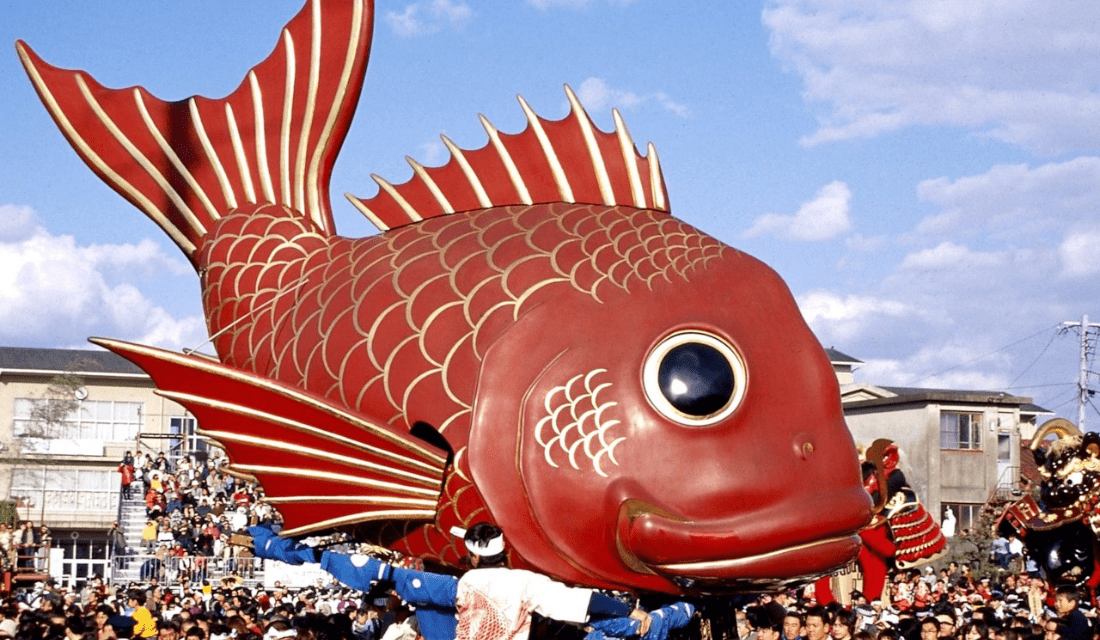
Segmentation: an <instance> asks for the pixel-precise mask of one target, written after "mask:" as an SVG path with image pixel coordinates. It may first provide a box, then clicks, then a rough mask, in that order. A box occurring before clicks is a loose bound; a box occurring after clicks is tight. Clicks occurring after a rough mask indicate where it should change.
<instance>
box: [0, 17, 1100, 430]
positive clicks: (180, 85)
mask: <svg viewBox="0 0 1100 640" xmlns="http://www.w3.org/2000/svg"><path fill="white" fill-rule="evenodd" d="M300 6H301V0H264V1H263V2H260V1H247V2H246V1H244V0H241V1H239V2H232V3H226V2H215V1H213V0H192V1H191V2H185V3H150V2H133V1H108V0H102V1H99V2H81V3H65V9H66V10H65V12H64V13H59V12H58V11H57V9H56V7H57V5H56V4H55V3H38V2H12V3H5V4H3V5H2V6H0V36H3V37H2V38H0V39H6V40H7V41H8V42H9V43H11V42H13V41H14V40H15V39H16V38H22V39H25V40H26V41H28V42H29V43H30V44H31V46H32V47H34V48H35V49H36V51H38V53H39V54H40V55H42V56H43V57H44V58H45V59H46V60H47V61H49V62H51V63H52V64H55V65H58V66H63V67H71V68H82V69H85V70H87V71H89V72H90V73H92V75H94V76H95V77H96V78H97V79H98V80H99V81H101V82H102V83H104V84H106V85H107V86H113V87H124V86H130V85H134V84H142V85H144V86H146V87H147V88H149V89H150V90H151V91H152V92H153V93H154V94H156V95H158V96H160V97H162V98H165V99H179V98H184V97H187V96H189V95H192V94H201V95H206V96H211V97H217V96H222V95H225V94H226V93H228V92H230V91H231V90H232V89H234V88H235V87H236V86H237V84H238V83H239V82H240V80H241V78H242V77H243V76H244V73H245V72H246V71H247V70H248V68H250V67H251V66H252V65H253V64H255V63H256V62H258V61H259V60H261V59H262V58H264V57H265V56H266V55H267V54H268V53H269V52H270V51H271V49H272V48H273V47H274V45H275V41H276V38H277V34H278V33H279V30H280V29H281V27H282V26H283V24H284V23H285V22H286V21H287V20H288V19H289V18H290V17H291V16H292V15H294V14H295V13H296V12H297V11H298V9H299V8H300ZM376 12H377V16H376V22H375V37H374V46H373V52H372V57H371V62H370V65H369V67H368V71H367V79H366V83H365V85H364V92H363V96H362V98H361V100H360V104H359V110H358V112H357V115H356V119H355V122H354V124H353V126H352V129H351V132H350V134H349V136H348V139H347V141H346V143H345V145H344V150H343V152H342V153H341V156H340V159H339V160H338V162H337V165H336V169H335V172H334V176H333V193H334V194H340V193H343V192H345V191H349V192H352V193H354V194H356V195H360V196H369V195H371V194H373V193H374V191H375V189H376V187H375V186H374V183H373V182H372V181H371V180H370V177H369V175H370V174H371V173H377V174H379V175H380V176H382V177H384V178H386V179H388V180H389V181H390V182H403V181H404V180H405V179H406V178H407V177H408V176H409V175H410V169H409V168H408V165H406V164H405V162H404V159H403V158H404V156H405V155H409V156H412V157H413V158H415V159H417V160H419V161H421V162H422V163H423V164H425V165H435V164H441V163H442V162H443V161H445V159H446V154H445V151H444V148H443V145H442V143H441V142H440V141H439V137H438V136H439V134H440V133H444V134H446V135H447V136H448V137H450V138H451V139H453V140H454V141H455V142H456V143H458V145H459V146H461V147H464V148H477V147H480V146H482V145H483V144H484V143H485V141H486V137H485V133H484V132H483V130H482V129H481V126H480V124H479V123H478V120H477V114H478V113H483V114H484V115H485V116H486V117H488V118H489V120H490V121H492V122H493V123H494V124H495V125H496V127H497V128H498V129H500V130H501V131H505V132H516V131H519V130H520V129H522V128H523V126H524V119H523V115H522V112H521V110H520V108H519V106H518V104H517V103H516V100H515V96H516V94H521V95H523V96H524V98H526V99H527V101H528V102H529V103H530V104H531V105H532V107H533V108H534V109H535V110H536V111H537V112H538V113H540V114H541V115H543V116H544V117H549V118H554V119H557V118H560V117H563V116H564V115H565V114H566V112H567V106H566V99H565V95H564V93H563V91H562V85H563V84H569V85H570V86H571V87H572V88H573V89H574V90H575V91H577V93H578V94H579V96H580V98H581V101H582V103H583V104H585V106H586V107H587V109H588V111H589V114H590V115H591V116H592V117H593V119H594V120H595V121H596V123H597V124H598V125H599V126H601V127H602V128H604V129H610V128H611V108H612V107H618V108H619V109H620V111H621V112H622V113H623V116H624V118H625V120H626V123H627V125H628V127H629V129H630V132H631V134H632V135H633V137H634V140H635V141H636V143H638V144H639V145H644V144H645V143H646V142H647V141H652V142H653V143H654V144H655V145H656V146H657V149H658V152H659V153H660V158H661V163H662V167H663V169H664V172H665V177H666V181H667V185H668V190H669V196H670V201H671V204H672V211H673V214H674V215H676V216H677V217H679V218H681V219H684V220H686V221H688V222H690V223H691V224H693V225H695V226H697V227H699V228H701V229H703V230H705V231H707V232H708V233H710V234H712V235H714V236H716V237H717V238H719V239H721V240H723V241H724V242H726V243H728V244H730V245H732V246H734V247H737V248H738V249H741V250H744V251H746V252H748V253H751V254H753V255H755V256H757V257H758V258H761V259H762V260H764V261H765V262H767V263H769V264H770V265H771V266H773V267H774V268H775V269H776V270H777V271H778V272H779V273H780V274H781V275H782V276H783V277H784V278H785V279H786V280H787V282H788V284H789V285H790V287H791V289H792V291H793V292H794V294H795V296H796V297H797V298H798V300H799V303H800V306H801V308H802V310H803V314H804V315H805V316H806V318H807V320H808V321H809V322H810V325H811V327H812V328H813V329H814V331H815V332H816V333H817V335H818V337H819V338H820V340H821V341H822V343H823V344H824V345H826V346H834V347H836V348H837V349H839V350H841V351H844V352H846V353H848V354H850V355H852V356H855V357H857V358H859V359H861V360H863V361H865V362H866V365H865V366H864V367H863V368H862V369H860V371H859V372H858V373H857V379H858V380H861V381H865V382H870V383H876V384H886V385H920V386H936V387H951V388H981V389H994V390H1002V389H1004V390H1007V391H1009V392H1012V393H1016V394H1019V395H1027V396H1033V397H1034V398H1035V401H1036V402H1038V403H1039V404H1042V405H1044V406H1046V407H1048V408H1051V409H1056V410H1057V411H1058V412H1059V414H1060V415H1066V416H1069V417H1072V416H1074V415H1075V407H1074V405H1073V402H1072V400H1073V397H1074V396H1073V393H1074V385H1073V383H1074V382H1075V381H1076V376H1077V368H1078V367H1077V357H1078V346H1077V341H1076V335H1075V334H1073V333H1072V332H1071V333H1065V334H1059V333H1057V330H1056V327H1057V325H1058V323H1060V322H1062V321H1065V320H1080V318H1081V315H1082V314H1085V313H1087V314H1089V315H1090V316H1091V318H1092V321H1094V322H1097V321H1100V304H1098V303H1097V299H1098V294H1100V286H1098V277H1100V226H1098V225H1097V222H1098V221H1100V213H1098V212H1100V155H1098V152H1100V5H1097V6H1096V7H1093V6H1092V5H1091V4H1090V3H1084V4H1081V3H1073V4H1072V5H1065V6H1064V7H1063V6H1062V5H1057V4H1055V5H1051V4H1050V3H1045V2H1039V1H1038V0H1020V1H1018V2H1014V3H1011V4H1010V3H1004V2H1000V1H999V0H974V1H973V2H967V3H959V2H955V1H948V0H896V1H894V2H889V3H884V2H867V1H862V0H772V1H768V2H764V3H753V2H708V3H671V2H657V1H656V0H634V1H629V0H529V1H521V0H513V1H511V2H501V3H495V2H494V3H476V2H462V1H461V0H420V1H419V2H414V3H410V2H408V1H407V0H406V1H401V2H386V1H383V2H379V4H378V6H377V9H376ZM0 95H2V96H3V98H2V99H0V116H2V118H3V120H2V121H3V125H0V149H2V150H3V151H4V153H0V163H2V165H0V344H5V345H19V346H53V347H82V346H85V344H86V343H84V339H85V338H86V337H87V336H89V335H102V336H111V337H119V338H123V339H128V340H136V341H141V342H146V343H152V344H156V345H160V346H164V347H168V348H179V347H194V346H197V345H198V344H201V343H202V342H203V341H204V340H205V333H204V328H203V323H202V320H201V309H200V306H199V295H198V284H197V278H196V276H195V275H194V274H193V272H191V270H190V268H189V267H188V266H187V265H186V263H185V262H184V261H183V259H182V256H181V255H180V254H179V253H178V251H177V250H176V249H175V247H174V246H173V245H171V243H170V242H169V241H168V240H167V238H165V237H164V236H163V235H162V234H161V232H160V231H159V230H158V229H157V228H156V227H155V226H154V225H153V224H152V223H151V222H149V221H147V220H145V218H144V217H143V216H142V215H141V214H140V213H139V212H138V211H137V210H136V209H133V208H132V207H131V206H130V205H129V204H127V203H126V202H125V201H123V200H122V199H121V198H120V197H119V196H117V195H115V194H114V192H112V191H111V190H110V189H108V188H107V187H106V186H105V185H103V184H102V183H101V182H100V181H99V179H98V178H96V177H95V176H94V175H93V174H92V173H91V171H89V170H88V169H87V168H85V167H84V165H83V164H82V163H81V161H80V160H79V159H78V158H77V156H76V154H75V153H74V152H73V151H72V150H71V149H70V148H69V147H68V144H67V143H66V142H65V141H64V140H63V138H62V137H61V135H60V133H58V132H57V130H56V128H55V127H54V125H53V123H52V121H51V120H50V119H49V117H48V115H47V114H46V111H45V109H44V108H43V107H42V106H41V104H40V103H39V102H38V99H37V97H36V96H35V94H34V91H33V90H32V88H31V86H30V83H29V82H28V81H27V79H26V76H25V75H24V73H23V72H22V70H21V68H20V67H19V64H18V59H17V57H16V55H15V53H14V50H11V49H9V53H8V54H7V55H4V56H0ZM334 206H335V208H336V210H337V224H338V226H339V229H340V231H341V233H342V234H343V235H347V236H352V237H357V236H361V235H365V234H368V233H372V232H373V230H372V227H370V225H369V224H367V223H366V222H365V221H364V220H363V219H362V218H361V217H360V216H359V215H358V213H356V212H355V211H354V209H352V207H351V206H350V205H349V204H347V203H346V202H345V201H344V200H343V199H342V198H340V199H337V200H336V201H335V202H334ZM1009 345H1011V346H1009ZM1006 347H1007V348H1006ZM1092 368H1093V369H1094V370H1095V369H1096V366H1095V365H1094V366H1093V367H1092ZM1093 382H1094V385H1095V379H1094V380H1093ZM1088 415H1089V420H1090V424H1091V425H1092V426H1094V427H1095V426H1097V425H1100V412H1098V411H1097V410H1096V409H1095V408H1090V409H1089V414H1088Z"/></svg>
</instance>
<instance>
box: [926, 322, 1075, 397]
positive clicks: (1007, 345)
mask: <svg viewBox="0 0 1100 640" xmlns="http://www.w3.org/2000/svg"><path fill="white" fill-rule="evenodd" d="M1059 326H1061V323H1059V324H1056V325H1053V326H1050V327H1046V328H1045V329H1042V330H1040V331H1036V332H1035V333H1033V334H1031V335H1030V336H1028V337H1026V338H1021V339H1019V340H1017V341H1016V342H1013V343H1011V344H1006V345H1005V346H1003V347H1000V348H999V349H994V350H993V351H990V352H989V353H985V354H982V355H980V356H978V357H976V358H971V359H970V360H967V361H966V362H962V363H959V364H957V365H955V366H953V367H949V368H947V369H944V370H942V371H938V372H936V373H930V374H928V375H926V376H924V377H922V378H918V379H916V380H913V381H912V382H910V383H908V384H906V385H905V386H907V387H911V386H914V385H916V384H917V383H918V382H922V381H924V380H927V379H929V378H934V377H935V376H938V375H943V374H945V373H947V372H948V371H954V370H955V369H958V368H959V367H964V366H966V365H968V364H970V363H971V362H976V361H978V360H981V359H982V358H987V357H989V356H991V355H993V354H995V353H1000V352H1001V351H1004V350H1005V349H1008V348H1009V347H1014V346H1016V345H1018V344H1020V343H1021V342H1026V341H1028V340H1031V339H1032V338H1034V337H1035V336H1038V335H1042V334H1044V333H1046V332H1047V331H1051V330H1053V329H1056V328H1058V327H1059ZM1029 366H1030V365H1029Z"/></svg>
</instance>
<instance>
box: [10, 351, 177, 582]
mask: <svg viewBox="0 0 1100 640" xmlns="http://www.w3.org/2000/svg"><path fill="white" fill-rule="evenodd" d="M153 389H154V387H153V382H152V380H151V379H150V378H149V376H147V375H146V374H145V373H144V372H143V371H141V369H139V368H137V367H136V366H134V365H133V364H131V363H130V362H129V361H127V360H125V359H123V358H120V357H118V356H116V355H114V354H112V353H109V352H106V351H94V350H71V349H34V348H18V347H0V499H4V500H10V501H12V502H14V503H15V505H16V511H17V513H18V517H19V518H20V519H29V520H32V521H34V523H35V525H38V524H39V523H40V522H44V523H45V524H46V525H47V526H49V527H50V529H51V531H52V534H53V538H54V548H55V551H54V556H53V557H54V558H55V562H54V563H52V564H53V565H56V564H58V563H57V562H56V560H61V564H62V566H51V573H53V574H54V575H59V576H60V575H64V576H72V577H76V578H77V579H81V578H84V577H86V576H89V575H93V574H98V575H104V574H105V566H104V565H105V564H106V562H107V557H106V549H105V544H104V543H105V532H106V530H107V527H108V526H109V525H110V523H111V521H113V520H115V519H116V518H117V517H118V513H119V488H120V475H119V473H118V470H117V469H118V465H119V463H120V461H121V460H122V457H123V454H124V453H125V452H126V451H132V452H136V450H137V447H139V446H140V447H141V448H142V450H144V451H146V452H151V451H159V450H166V451H169V450H170V449H172V448H173V447H175V448H179V447H181V446H183V447H186V446H187V445H188V444H191V443H192V442H193V441H194V439H195V436H194V432H195V427H196V424H195V420H194V418H193V417H192V416H191V415H190V414H188V413H187V412H186V411H185V410H184V408H183V407H182V406H180V405H178V404H176V403H174V402H171V401H168V400H165V399H164V398H161V397H160V396H157V395H155V394H154V393H153ZM139 434H141V438H140V443H139V438H138V435H139ZM189 441H190V442H189ZM58 549H60V551H58ZM58 556H61V557H58Z"/></svg>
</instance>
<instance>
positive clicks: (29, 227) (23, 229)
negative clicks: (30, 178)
mask: <svg viewBox="0 0 1100 640" xmlns="http://www.w3.org/2000/svg"><path fill="white" fill-rule="evenodd" d="M36 226H37V222H36V218H35V215H34V209H31V208H30V207H28V206H16V205H11V204H0V243H4V242H18V241H20V240H24V239H26V238H29V237H30V236H31V234H33V233H34V230H35V228H36Z"/></svg>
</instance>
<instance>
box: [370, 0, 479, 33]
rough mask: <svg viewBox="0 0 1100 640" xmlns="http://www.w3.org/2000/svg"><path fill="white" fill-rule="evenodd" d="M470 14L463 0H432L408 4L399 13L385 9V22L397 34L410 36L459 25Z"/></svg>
mask: <svg viewBox="0 0 1100 640" xmlns="http://www.w3.org/2000/svg"><path fill="white" fill-rule="evenodd" d="M472 16H473V10H472V9H470V5H468V4H466V3H465V2H455V1H454V0H432V2H430V3H421V2H417V3H414V4H410V5H408V6H406V7H405V10H404V11H401V12H400V13H399V12H396V11H387V12H386V22H387V23H388V24H389V25H390V28H391V29H393V31H394V33H396V34H397V35H399V36H401V37H403V38H411V37H414V36H422V35H426V34H429V33H436V32H438V31H442V30H443V29H445V28H448V27H461V26H462V25H464V24H466V23H467V22H469V21H470V18H471V17H472Z"/></svg>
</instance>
